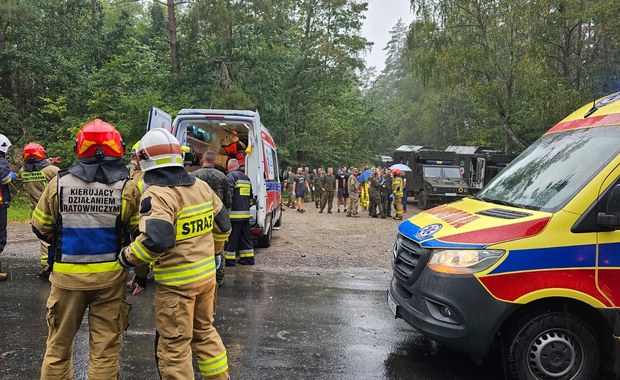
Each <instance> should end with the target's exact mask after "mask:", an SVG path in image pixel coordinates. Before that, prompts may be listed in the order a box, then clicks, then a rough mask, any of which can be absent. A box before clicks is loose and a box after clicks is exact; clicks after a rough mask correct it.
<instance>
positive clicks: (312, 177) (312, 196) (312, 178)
mask: <svg viewBox="0 0 620 380" xmlns="http://www.w3.org/2000/svg"><path fill="white" fill-rule="evenodd" d="M317 175H318V173H317V171H316V169H312V173H310V182H308V184H309V185H310V199H311V200H312V202H315V205H316V188H315V187H314V181H315V178H316V176H317Z"/></svg>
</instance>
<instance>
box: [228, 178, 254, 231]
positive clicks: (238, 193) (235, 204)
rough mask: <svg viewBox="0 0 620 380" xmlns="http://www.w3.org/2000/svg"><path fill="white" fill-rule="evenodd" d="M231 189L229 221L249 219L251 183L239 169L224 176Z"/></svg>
mask: <svg viewBox="0 0 620 380" xmlns="http://www.w3.org/2000/svg"><path fill="white" fill-rule="evenodd" d="M226 179H227V180H228V184H229V185H230V187H231V189H230V190H231V191H232V206H231V208H230V212H229V215H230V221H231V222H235V221H241V220H249V219H250V199H251V198H252V184H251V183H250V179H249V178H248V176H246V175H245V174H243V172H242V171H240V170H234V171H232V172H230V173H228V175H227V176H226Z"/></svg>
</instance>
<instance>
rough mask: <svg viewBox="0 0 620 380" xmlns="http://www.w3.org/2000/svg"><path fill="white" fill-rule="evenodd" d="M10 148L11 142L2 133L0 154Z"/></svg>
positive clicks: (0, 134) (0, 135)
mask: <svg viewBox="0 0 620 380" xmlns="http://www.w3.org/2000/svg"><path fill="white" fill-rule="evenodd" d="M10 146H11V141H10V140H9V139H8V138H7V137H6V136H5V135H3V134H2V133H0V152H3V153H6V151H7V150H9V147H10Z"/></svg>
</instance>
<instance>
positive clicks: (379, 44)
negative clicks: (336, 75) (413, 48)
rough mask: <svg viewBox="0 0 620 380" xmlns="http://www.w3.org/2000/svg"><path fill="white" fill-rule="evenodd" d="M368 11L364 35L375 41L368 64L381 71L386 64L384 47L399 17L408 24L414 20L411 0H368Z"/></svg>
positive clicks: (367, 60)
mask: <svg viewBox="0 0 620 380" xmlns="http://www.w3.org/2000/svg"><path fill="white" fill-rule="evenodd" d="M366 1H368V12H366V20H364V26H363V27H362V35H363V36H364V37H366V39H367V40H369V41H370V42H374V45H373V46H372V51H371V52H370V53H368V54H367V55H366V66H368V67H370V66H375V67H376V68H377V72H381V70H383V67H384V66H385V52H384V51H383V48H385V45H386V44H387V43H388V41H389V40H390V30H391V29H392V27H394V25H396V22H397V21H398V19H399V18H402V19H403V21H404V22H405V24H406V25H409V23H411V21H412V20H413V14H412V13H411V8H410V4H411V2H410V0H366Z"/></svg>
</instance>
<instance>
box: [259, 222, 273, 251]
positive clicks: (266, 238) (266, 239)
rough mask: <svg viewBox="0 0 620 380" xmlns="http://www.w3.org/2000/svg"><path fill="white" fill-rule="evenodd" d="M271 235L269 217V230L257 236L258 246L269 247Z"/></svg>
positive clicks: (271, 225) (271, 226) (271, 229)
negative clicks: (265, 233)
mask: <svg viewBox="0 0 620 380" xmlns="http://www.w3.org/2000/svg"><path fill="white" fill-rule="evenodd" d="M272 235H273V223H272V218H271V217H270V218H269V231H268V232H267V235H263V236H261V237H259V238H258V246H259V248H269V247H271V236H272Z"/></svg>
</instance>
